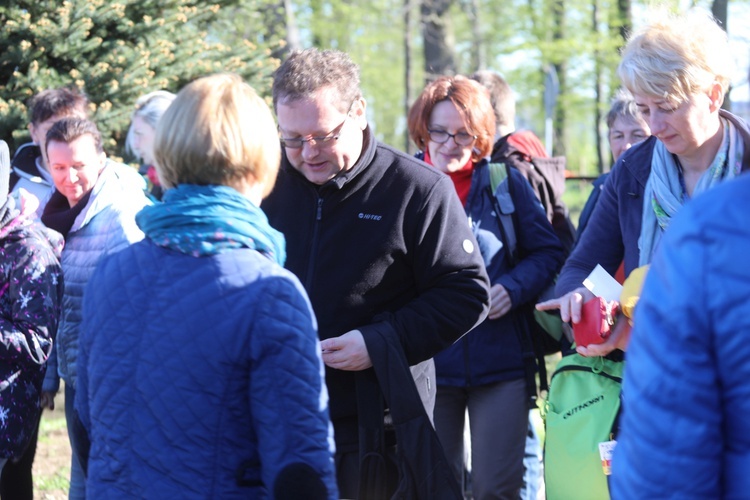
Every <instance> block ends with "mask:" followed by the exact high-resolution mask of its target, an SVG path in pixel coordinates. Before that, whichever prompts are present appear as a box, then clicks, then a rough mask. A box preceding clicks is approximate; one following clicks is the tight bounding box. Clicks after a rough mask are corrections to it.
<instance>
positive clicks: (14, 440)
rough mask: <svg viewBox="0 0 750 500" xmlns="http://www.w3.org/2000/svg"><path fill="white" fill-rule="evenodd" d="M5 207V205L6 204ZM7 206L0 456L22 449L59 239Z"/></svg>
mask: <svg viewBox="0 0 750 500" xmlns="http://www.w3.org/2000/svg"><path fill="white" fill-rule="evenodd" d="M9 208H10V207H9ZM10 210H11V212H13V213H12V214H11V215H10V216H8V217H5V218H4V219H6V220H8V219H10V220H9V221H8V222H7V223H5V224H4V225H3V226H2V228H0V457H4V458H14V457H19V456H21V454H22V453H23V451H24V449H25V447H26V445H27V444H28V440H29V438H30V436H31V434H32V432H33V429H34V426H36V425H37V422H38V418H39V415H40V412H41V410H40V406H39V396H40V393H41V389H42V381H43V379H44V372H45V368H46V365H47V358H48V357H49V354H50V351H51V350H52V343H53V341H54V337H55V333H56V330H57V323H58V319H59V317H60V303H61V298H62V291H63V288H62V285H63V280H62V270H61V268H60V263H59V257H60V251H61V250H62V244H63V239H62V236H61V235H59V234H58V233H56V232H54V231H52V230H50V229H47V228H46V227H45V226H44V225H43V224H42V223H41V222H40V221H39V220H37V219H36V218H34V217H31V216H30V217H27V216H26V215H21V214H19V213H18V212H17V211H15V210H13V209H12V208H10Z"/></svg>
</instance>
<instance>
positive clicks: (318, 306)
mask: <svg viewBox="0 0 750 500" xmlns="http://www.w3.org/2000/svg"><path fill="white" fill-rule="evenodd" d="M273 104H274V108H275V110H276V115H277V118H278V124H279V135H280V138H281V144H282V146H283V153H282V165H281V170H280V172H279V177H278V180H277V183H276V187H275V189H274V191H273V193H272V194H271V195H270V196H269V197H268V198H267V199H266V200H265V202H264V203H263V209H264V210H265V211H266V213H267V214H268V217H269V220H270V222H271V225H272V226H274V227H275V228H277V229H279V230H281V231H282V232H283V233H284V235H285V236H286V240H287V261H286V267H287V268H288V269H290V270H291V271H293V272H294V273H295V274H296V275H297V276H298V277H299V278H300V280H301V281H302V283H303V284H304V286H305V288H306V289H307V292H308V295H309V296H310V300H311V302H312V305H313V309H314V311H315V314H316V316H317V319H318V323H319V336H320V338H321V344H320V345H321V349H322V357H323V362H324V363H325V365H326V383H327V386H328V390H329V394H330V404H329V408H330V415H331V420H332V422H333V425H334V431H335V439H336V447H337V453H336V468H337V476H338V477H337V479H338V483H339V492H340V494H341V496H342V497H345V498H357V497H359V498H361V497H364V496H369V495H386V496H388V497H390V494H392V493H393V492H394V491H395V489H396V487H397V486H398V487H399V490H400V491H405V489H406V490H407V491H408V493H409V494H410V495H412V496H421V497H428V496H430V495H432V497H433V498H438V497H439V496H440V495H441V494H442V495H450V494H452V492H454V491H455V492H458V489H457V488H456V490H452V489H450V487H451V486H452V485H447V484H446V483H445V481H448V480H449V479H450V474H449V473H448V469H447V467H446V463H445V458H444V456H443V453H442V450H441V448H440V446H439V444H438V442H437V441H436V439H434V433H433V431H432V428H431V426H430V422H429V419H428V418H427V415H426V414H425V411H424V408H423V407H422V404H421V402H420V400H419V393H418V391H417V388H416V387H415V384H414V380H413V379H412V377H411V373H410V371H409V369H408V366H409V365H415V364H417V363H420V362H422V361H425V360H428V359H430V358H431V357H432V356H434V355H435V354H436V353H437V352H439V351H440V350H442V349H444V348H446V347H447V346H449V345H451V344H452V343H453V342H454V341H455V340H457V339H458V338H459V337H461V335H463V334H464V333H466V332H467V331H469V330H470V329H471V328H473V327H474V326H475V325H477V324H478V323H479V322H481V321H482V320H483V319H484V318H485V316H486V315H487V311H488V281H487V276H486V273H485V271H484V266H483V262H482V257H481V255H480V254H479V251H478V249H477V245H476V241H475V240H474V237H473V235H472V233H471V230H470V228H469V224H468V222H467V220H466V216H465V214H464V211H463V208H462V207H461V205H460V203H459V201H458V199H457V198H456V196H455V191H454V188H453V185H452V183H451V182H450V180H449V179H448V177H446V176H444V175H442V174H440V173H439V172H437V171H435V169H432V168H430V167H428V166H426V165H425V164H424V163H422V162H419V161H418V160H416V159H414V158H412V157H410V156H408V155H405V154H403V153H400V152H398V151H396V150H394V149H392V148H390V147H388V146H385V145H383V144H380V143H379V142H378V141H377V140H376V139H375V137H374V134H373V132H372V129H371V128H370V127H369V126H368V124H367V119H366V115H365V109H366V103H365V100H364V98H363V97H362V93H361V90H360V88H359V68H358V67H357V66H356V65H355V64H354V63H353V62H352V61H351V59H350V58H349V57H348V56H347V55H346V54H344V53H342V52H338V51H329V50H326V51H319V50H317V49H308V50H305V51H297V52H293V53H292V54H291V55H290V56H289V58H288V59H287V60H286V61H285V62H284V63H283V64H282V65H281V67H279V69H278V70H277V71H276V73H275V75H274V83H273ZM424 384H425V385H426V386H428V387H430V388H432V389H433V390H434V384H435V381H434V376H433V377H431V378H430V379H427V380H425V381H424ZM300 418H303V416H300ZM397 442H398V446H399V456H400V460H402V461H404V462H406V463H402V464H401V467H398V468H397V466H396V463H395V445H396V443H397ZM441 467H446V468H444V469H442V470H444V471H445V473H444V474H443V473H440V472H439V471H440V470H441V469H440V468H441ZM397 469H400V470H407V469H408V470H410V471H411V474H407V475H406V476H403V477H399V476H400V475H399V473H398V471H397ZM441 489H442V491H440V490H441ZM458 494H460V492H458ZM435 495H437V496H435ZM407 496H408V495H407Z"/></svg>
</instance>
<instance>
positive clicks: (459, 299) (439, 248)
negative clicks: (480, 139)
mask: <svg viewBox="0 0 750 500" xmlns="http://www.w3.org/2000/svg"><path fill="white" fill-rule="evenodd" d="M411 217H414V218H416V220H415V221H414V225H415V228H414V234H411V235H409V234H407V235H406V238H408V239H409V240H410V241H411V249H410V252H411V254H412V262H413V268H412V269H413V274H414V280H415V281H416V286H417V290H416V296H415V298H413V299H412V300H411V301H409V302H408V303H407V304H406V305H405V306H404V307H402V308H401V309H399V310H397V311H395V312H391V313H383V314H379V315H377V316H376V317H375V321H374V322H375V323H379V322H383V323H385V325H371V326H364V327H361V328H360V331H361V332H362V334H363V336H367V335H368V334H369V333H368V332H369V330H370V328H372V327H373V326H377V327H378V328H382V327H383V326H385V327H387V328H390V329H391V330H392V331H394V332H395V333H396V334H397V335H398V336H399V338H400V339H401V343H402V345H403V346H404V352H405V353H406V358H407V361H408V362H409V364H410V365H414V364H416V363H418V362H420V361H424V360H425V359H429V358H431V357H432V356H434V355H435V354H436V353H438V352H440V351H441V350H443V349H445V348H446V347H448V346H449V345H451V344H452V343H453V342H455V341H456V340H458V339H459V338H460V337H461V336H462V335H464V334H465V333H466V332H468V331H469V330H471V329H472V328H474V327H475V326H476V325H478V324H479V323H481V322H482V321H483V320H484V319H485V317H486V316H487V313H488V311H489V280H488V278H487V273H486V271H485V268H484V262H483V260H482V256H481V254H480V253H479V247H478V245H477V242H476V240H475V239H474V235H473V234H472V231H471V228H470V227H469V222H468V219H467V217H466V214H465V213H464V210H463V207H462V206H461V203H460V201H459V199H458V196H456V192H455V188H454V187H453V184H452V183H451V181H450V179H449V178H448V177H447V176H441V177H440V179H439V180H438V181H437V182H436V183H435V185H434V187H433V188H432V192H431V193H430V195H429V196H428V197H427V198H426V200H425V202H424V203H423V204H422V207H421V209H420V211H419V212H418V213H414V214H412V215H411ZM404 230H405V231H410V228H409V227H405V229H404ZM381 331H382V330H381Z"/></svg>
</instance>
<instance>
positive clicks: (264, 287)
mask: <svg viewBox="0 0 750 500" xmlns="http://www.w3.org/2000/svg"><path fill="white" fill-rule="evenodd" d="M154 154H155V157H156V164H157V170H158V175H159V178H160V179H161V181H162V184H163V186H164V187H165V188H166V191H165V194H164V202H163V203H160V204H157V205H154V206H151V207H148V208H146V209H144V210H143V211H141V213H140V214H138V217H137V223H138V225H139V226H140V228H141V229H142V230H143V232H144V233H145V239H144V240H143V241H142V242H141V243H139V244H137V245H132V246H130V247H129V248H127V249H125V250H123V251H122V252H120V253H118V254H117V255H115V256H113V257H112V258H110V259H107V260H106V261H104V262H102V263H101V265H100V266H98V268H97V269H96V272H95V273H94V275H93V276H92V278H91V281H90V284H89V287H88V289H87V293H86V296H85V300H84V318H85V319H84V326H83V331H82V334H81V340H80V343H81V359H80V361H79V391H78V394H80V396H79V397H78V398H77V399H76V407H77V409H78V411H79V414H80V418H81V422H82V423H83V426H84V427H85V428H86V430H87V432H88V435H89V436H90V439H91V451H90V453H89V457H90V459H89V462H88V480H87V486H88V490H87V492H88V493H89V494H90V496H91V497H92V498H99V497H103V496H113V495H114V496H118V495H119V496H126V497H139V498H144V497H154V498H185V497H206V498H229V497H232V498H328V499H334V498H338V495H337V488H336V481H335V477H334V466H333V444H332V443H333V436H332V431H331V426H330V421H329V418H328V395H327V392H326V387H325V384H324V380H323V364H322V360H321V353H320V347H319V346H318V336H317V330H316V328H317V326H316V322H315V317H314V315H313V312H312V308H311V306H310V303H309V301H308V298H307V295H306V294H305V291H304V289H303V288H302V286H301V284H300V283H299V281H298V280H297V278H295V277H294V275H293V274H291V273H290V272H288V271H286V270H285V269H283V267H282V265H283V263H284V259H285V255H286V254H285V243H284V237H283V236H282V235H281V233H279V232H278V231H276V230H274V229H273V228H271V227H270V226H269V224H268V221H267V219H266V216H265V214H264V213H263V212H262V211H261V209H260V208H259V205H260V202H261V199H262V198H263V197H264V196H265V195H267V194H268V193H269V192H270V190H271V188H272V187H273V185H274V182H275V178H276V173H277V170H278V166H279V158H280V147H279V138H278V134H277V132H276V126H275V124H274V121H273V117H272V116H271V111H270V110H269V109H268V106H267V105H266V103H265V102H264V100H263V99H262V98H261V97H260V96H258V95H257V94H256V93H255V91H254V90H253V89H252V88H251V87H250V86H249V85H247V84H246V83H245V82H243V81H242V79H241V78H240V77H239V76H237V75H230V74H219V75H213V76H208V77H204V78H201V79H198V80H196V81H194V82H193V83H191V84H190V85H188V86H187V87H185V88H184V89H183V90H182V91H180V93H179V94H178V95H177V98H176V99H175V100H174V102H173V103H172V104H171V105H170V107H169V109H168V110H167V111H166V112H165V113H164V116H163V117H162V119H161V120H160V122H159V126H158V128H157V132H156V140H155V144H154ZM116 401H117V402H122V403H123V404H113V403H114V402H116ZM122 471H128V472H127V473H123V472H122Z"/></svg>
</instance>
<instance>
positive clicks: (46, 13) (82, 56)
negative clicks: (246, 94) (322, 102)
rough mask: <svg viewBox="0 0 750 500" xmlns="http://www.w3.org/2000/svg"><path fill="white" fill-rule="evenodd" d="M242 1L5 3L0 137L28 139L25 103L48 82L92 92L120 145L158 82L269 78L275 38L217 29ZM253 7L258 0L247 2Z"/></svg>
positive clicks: (102, 123)
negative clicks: (232, 39)
mask: <svg viewBox="0 0 750 500" xmlns="http://www.w3.org/2000/svg"><path fill="white" fill-rule="evenodd" d="M238 3H239V2H237V1H223V2H215V3H208V2H202V1H195V0H115V1H110V0H65V1H63V2H59V1H50V0H46V1H45V0H43V1H39V0H34V1H10V2H4V4H3V6H0V24H2V25H3V26H4V29H3V30H2V32H1V33H0V118H1V119H0V137H1V138H3V139H5V140H6V141H8V142H9V144H10V145H11V148H13V147H17V146H18V145H19V144H21V143H23V142H25V141H26V140H28V134H27V132H26V125H27V123H28V117H27V108H26V103H27V101H28V99H29V97H31V96H32V95H34V94H35V93H37V92H39V91H40V90H43V89H45V88H51V87H58V86H64V85H73V86H76V87H78V88H79V89H81V90H83V91H85V92H86V94H87V95H88V96H89V98H90V99H91V102H92V110H91V111H92V116H93V118H94V119H95V120H96V121H97V123H98V125H99V127H100V129H101V130H102V133H103V135H104V137H105V138H107V149H108V151H110V152H111V153H113V152H114V153H119V152H121V151H122V149H121V147H122V143H123V141H124V137H125V134H126V132H127V127H128V124H129V122H130V113H131V111H132V106H133V104H134V103H135V101H136V99H137V98H138V97H139V96H140V95H142V94H145V93H147V92H150V91H152V90H157V89H166V90H171V91H177V90H178V89H179V88H180V87H181V86H183V85H184V84H185V83H186V82H188V81H190V80H192V79H193V78H196V77H198V76H200V75H204V74H208V73H213V72H216V71H235V72H239V73H241V74H242V75H243V76H244V77H245V78H246V79H247V80H248V81H250V83H251V84H253V85H254V86H255V87H256V88H259V89H266V88H267V87H268V76H269V75H270V72H271V71H272V70H273V69H274V68H275V67H276V65H277V64H278V61H277V60H276V59H273V58H270V57H269V55H270V53H271V49H272V48H273V46H274V42H273V41H265V43H264V46H259V45H258V44H257V43H254V42H253V41H252V40H249V39H243V40H240V41H238V42H237V43H234V44H232V45H228V44H226V43H223V42H222V40H221V38H220V37H217V36H214V35H213V32H217V31H220V29H221V28H222V27H223V26H225V25H226V24H227V21H226V19H225V18H224V17H223V14H224V12H231V8H232V7H234V6H236V5H237V4H238ZM243 3H244V4H245V6H246V8H248V9H251V8H252V4H253V3H254V2H247V1H246V2H243Z"/></svg>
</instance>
